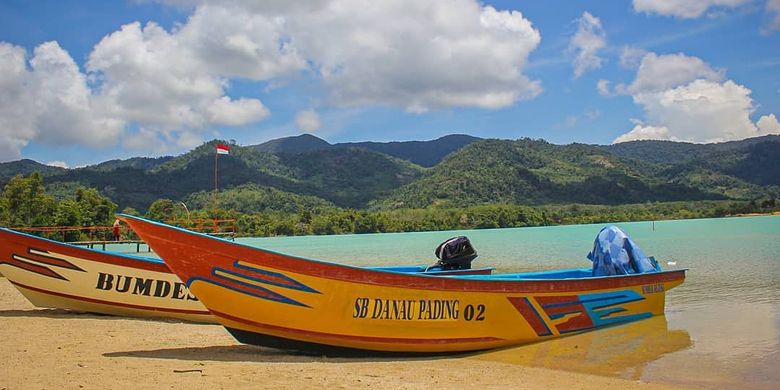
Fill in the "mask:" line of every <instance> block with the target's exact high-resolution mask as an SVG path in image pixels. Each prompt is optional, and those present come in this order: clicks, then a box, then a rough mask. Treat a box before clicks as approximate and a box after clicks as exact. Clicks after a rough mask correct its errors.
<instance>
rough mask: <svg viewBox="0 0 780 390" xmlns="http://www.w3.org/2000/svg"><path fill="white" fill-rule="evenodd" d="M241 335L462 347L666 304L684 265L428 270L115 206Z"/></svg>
mask: <svg viewBox="0 0 780 390" xmlns="http://www.w3.org/2000/svg"><path fill="white" fill-rule="evenodd" d="M120 219H122V220H123V221H124V222H125V223H127V224H128V225H129V226H130V227H131V228H132V229H133V230H134V231H135V232H136V233H137V234H138V235H139V236H140V237H141V238H142V239H143V240H144V241H145V242H147V243H148V244H149V245H150V246H151V247H152V248H153V249H154V251H155V252H156V253H157V254H158V255H159V256H160V257H161V258H162V259H163V260H164V261H165V262H166V263H167V264H168V266H169V267H170V268H171V270H172V271H173V272H174V273H176V274H177V275H178V276H179V277H180V278H181V280H183V281H185V283H186V284H187V286H188V287H189V289H190V291H191V292H192V293H193V294H195V295H196V296H197V297H198V298H199V299H200V300H201V302H202V303H203V304H204V305H205V306H206V307H207V308H208V309H209V310H210V311H211V312H212V314H213V315H214V316H215V317H216V318H217V320H218V321H219V322H220V323H221V324H222V325H223V326H225V328H227V330H228V331H229V332H230V333H231V334H232V335H233V336H234V337H235V338H236V339H237V340H238V341H240V342H243V343H248V344H256V345H263V346H270V347H275V348H285V349H299V350H343V349H347V350H373V351H396V352H423V353H437V352H459V351H473V350H485V349H492V348H499V347H506V346H511V345H518V344H523V343H529V342H534V341H539V340H544V339H548V338H554V337H558V336H561V335H566V334H572V333H575V332H582V331H587V330H591V329H597V328H600V327H605V326H610V325H615V324H621V323H626V322H630V321H636V320H640V319H644V318H648V317H651V316H653V315H661V314H663V312H664V302H665V293H666V291H667V290H669V289H671V288H673V287H675V286H677V285H679V284H681V283H682V282H683V281H684V279H685V270H675V271H662V272H649V273H642V274H629V275H620V276H607V277H593V276H591V269H571V270H560V271H546V272H536V273H511V274H492V275H464V276H443V277H442V276H436V277H434V276H427V275H424V274H408V273H399V272H391V271H383V270H376V269H367V268H359V267H352V266H347V265H341V264H335V263H330V262H323V261H315V260H309V259H304V258H299V257H294V256H288V255H284V254H280V253H276V252H272V251H267V250H263V249H259V248H255V247H249V246H244V245H241V244H237V243H234V242H230V241H226V240H222V239H218V238H214V237H210V236H206V235H203V234H199V233H195V232H190V231H187V230H184V229H180V228H176V227H172V226H168V225H165V224H162V223H157V222H153V221H149V220H145V219H143V218H138V217H133V216H120Z"/></svg>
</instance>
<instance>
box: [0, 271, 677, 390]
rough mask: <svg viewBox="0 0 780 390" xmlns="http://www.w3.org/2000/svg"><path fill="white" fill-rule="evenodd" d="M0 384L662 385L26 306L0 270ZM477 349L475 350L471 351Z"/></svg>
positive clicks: (278, 386)
mask: <svg viewBox="0 0 780 390" xmlns="http://www.w3.org/2000/svg"><path fill="white" fill-rule="evenodd" d="M0 338H1V339H2V342H0V353H2V356H3V359H2V361H1V362H0V389H9V390H10V389H31V388H35V389H82V388H84V389H94V388H129V387H133V388H185V387H192V386H197V387H204V386H207V387H208V388H214V389H223V388H224V389H228V388H265V389H291V388H294V389H300V388H328V389H334V388H350V389H351V388H372V389H427V388H434V387H437V388H447V389H453V388H482V389H486V388H487V389H494V388H496V389H497V388H513V389H539V388H567V389H597V388H598V389H634V388H637V389H666V388H672V387H669V386H665V385H660V384H652V383H642V382H638V381H630V380H624V379H618V378H610V377H604V376H597V375H587V374H578V373H571V372H565V371H557V370H550V369H544V368H534V367H524V366H519V365H513V364H506V363H500V362H494V361H484V360H481V359H479V358H475V356H456V357H452V356H448V357H424V358H420V357H370V356H369V357H361V358H354V357H349V358H347V357H332V356H310V355H304V354H295V353H290V352H286V351H278V350H273V349H266V348H259V347H253V346H247V345H241V344H239V343H238V342H236V341H235V340H234V339H233V338H232V337H231V336H230V335H229V334H228V333H227V332H226V331H225V330H224V329H223V328H222V327H221V326H218V325H201V324H191V323H182V322H175V321H165V320H147V319H134V318H120V317H109V316H99V315H92V314H83V313H73V312H69V311H66V310H58V309H40V308H36V307H34V306H32V305H31V304H30V303H29V302H28V301H27V300H26V299H25V298H24V297H23V296H22V295H21V294H20V293H19V292H18V291H17V290H16V289H15V288H14V287H13V285H11V284H10V283H9V282H8V281H7V280H6V279H5V278H2V277H0ZM476 357H478V356H476Z"/></svg>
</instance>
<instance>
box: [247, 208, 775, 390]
mask: <svg viewBox="0 0 780 390" xmlns="http://www.w3.org/2000/svg"><path fill="white" fill-rule="evenodd" d="M617 225H618V226H619V227H620V228H622V229H623V230H624V231H625V232H627V233H628V234H629V236H631V238H633V239H634V241H636V243H637V244H639V246H640V247H641V248H642V249H643V250H644V252H645V253H647V254H648V255H652V256H655V257H656V258H657V259H658V260H660V262H661V264H662V265H663V266H664V268H666V269H675V268H688V269H689V271H688V275H687V279H686V281H685V283H684V284H683V285H681V286H679V287H677V288H675V289H673V290H671V291H669V292H668V293H667V304H666V315H665V316H660V317H654V318H651V319H648V320H644V321H639V322H636V323H632V324H628V325H623V326H616V327H612V328H608V329H604V330H598V331H594V332H586V333H583V334H579V335H574V336H570V337H564V338H560V339H555V340H550V341H545V342H541V343H536V344H532V345H527V346H521V347H516V348H511V349H505V350H500V351H492V352H487V353H481V354H476V355H472V358H474V359H483V360H492V361H500V362H509V363H513V364H523V365H529V366H541V367H548V368H554V369H560V370H570V371H578V372H587V373H592V374H599V375H609V376H617V377H622V378H628V379H637V380H643V381H648V382H661V383H670V384H682V385H692V386H699V387H705V388H759V389H760V388H767V389H769V388H772V389H777V388H780V285H779V284H778V282H780V217H777V216H773V217H769V216H767V217H745V218H722V219H699V220H684V221H656V222H655V224H654V228H655V229H654V230H653V223H651V222H632V223H620V224H617ZM601 227H603V225H575V226H556V227H539V228H518V229H493V230H469V231H446V232H425V233H397V234H396V233H385V234H366V235H343V236H309V237H284V238H246V239H239V240H238V241H239V242H242V243H244V244H248V245H252V246H260V247H264V248H267V249H271V250H275V251H278V252H283V253H288V254H294V255H298V256H302V257H307V258H313V259H323V260H331V261H336V262H341V263H347V264H353V265H390V264H428V263H433V262H434V260H435V257H434V255H433V250H434V248H435V247H436V246H437V245H438V244H439V243H440V242H442V241H444V240H446V239H447V238H450V237H452V236H456V235H466V236H468V237H469V238H470V239H471V241H472V243H473V244H474V246H475V247H476V249H477V251H478V253H479V258H478V259H477V260H476V262H475V263H474V266H493V267H496V268H497V272H514V271H527V270H540V269H556V268H572V267H587V266H589V265H590V262H589V261H588V260H587V259H586V258H585V256H586V255H587V253H588V251H589V250H590V249H591V247H592V245H593V240H594V238H595V237H596V234H597V233H598V231H599V229H601Z"/></svg>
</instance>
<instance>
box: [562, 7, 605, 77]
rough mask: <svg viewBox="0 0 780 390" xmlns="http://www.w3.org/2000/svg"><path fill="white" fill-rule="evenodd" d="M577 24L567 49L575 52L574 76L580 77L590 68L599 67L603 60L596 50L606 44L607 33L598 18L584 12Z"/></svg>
mask: <svg viewBox="0 0 780 390" xmlns="http://www.w3.org/2000/svg"><path fill="white" fill-rule="evenodd" d="M577 24H578V27H577V32H576V33H574V36H572V38H571V40H570V41H569V50H570V51H572V52H574V53H576V57H575V58H574V77H580V76H582V74H583V73H585V72H586V71H588V70H590V69H598V68H600V67H601V64H602V62H603V61H604V60H603V59H602V58H601V57H599V56H598V51H599V50H601V49H603V48H604V46H606V44H607V34H606V32H604V28H603V27H602V26H601V20H599V18H597V17H595V16H593V15H591V14H590V13H589V12H584V13H583V14H582V16H581V17H580V18H579V19H578V20H577Z"/></svg>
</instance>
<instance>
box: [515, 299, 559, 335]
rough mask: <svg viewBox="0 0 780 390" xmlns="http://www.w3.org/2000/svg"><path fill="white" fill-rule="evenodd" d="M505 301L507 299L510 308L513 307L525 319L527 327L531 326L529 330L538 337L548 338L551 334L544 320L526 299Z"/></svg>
mask: <svg viewBox="0 0 780 390" xmlns="http://www.w3.org/2000/svg"><path fill="white" fill-rule="evenodd" d="M507 299H509V302H511V303H512V306H514V307H515V309H517V311H519V312H520V314H521V315H522V316H523V318H525V321H526V322H528V325H531V328H532V329H533V330H534V332H536V334H537V335H538V336H549V335H551V334H552V332H550V329H549V328H547V325H545V323H544V320H543V319H542V318H541V317H540V316H539V313H538V312H537V311H536V309H535V308H534V307H533V306H531V302H529V301H528V298H524V297H507Z"/></svg>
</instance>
